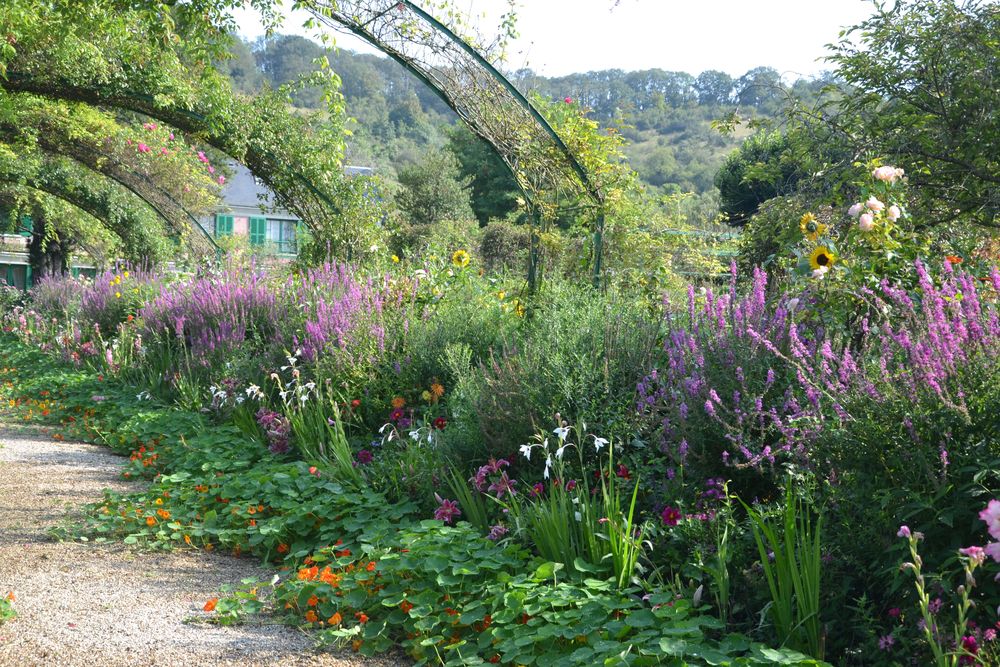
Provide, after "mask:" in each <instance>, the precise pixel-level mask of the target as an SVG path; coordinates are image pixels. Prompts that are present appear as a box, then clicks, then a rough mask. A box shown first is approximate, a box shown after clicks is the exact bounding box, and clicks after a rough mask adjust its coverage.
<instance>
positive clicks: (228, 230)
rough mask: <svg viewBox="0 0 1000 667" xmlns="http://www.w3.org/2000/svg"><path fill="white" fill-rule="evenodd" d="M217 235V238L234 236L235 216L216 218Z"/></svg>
mask: <svg viewBox="0 0 1000 667" xmlns="http://www.w3.org/2000/svg"><path fill="white" fill-rule="evenodd" d="M215 235H216V236H232V235H233V216H231V215H217V216H215Z"/></svg>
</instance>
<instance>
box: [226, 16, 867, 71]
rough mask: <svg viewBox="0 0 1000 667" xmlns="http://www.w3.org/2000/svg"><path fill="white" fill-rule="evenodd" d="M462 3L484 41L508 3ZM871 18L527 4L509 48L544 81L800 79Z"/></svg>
mask: <svg viewBox="0 0 1000 667" xmlns="http://www.w3.org/2000/svg"><path fill="white" fill-rule="evenodd" d="M418 2H419V0H418ZM420 4H422V6H427V5H428V3H427V2H426V1H424V2H422V3H420ZM457 4H458V6H459V7H461V8H463V9H466V6H467V11H468V12H469V14H470V16H474V17H479V19H478V24H479V25H480V26H482V31H483V32H486V33H487V34H492V33H493V32H495V30H489V26H496V25H497V16H498V15H499V13H500V11H502V10H503V9H504V7H505V6H506V3H505V2H503V0H457ZM872 13H873V11H872V3H871V2H870V0H617V1H616V0H520V1H519V3H518V10H517V14H518V30H519V32H520V35H521V36H520V38H519V39H518V40H517V41H516V42H515V43H514V44H513V45H512V46H511V47H510V48H509V49H508V53H509V58H508V68H509V69H511V70H514V69H518V68H520V67H530V68H531V69H533V70H534V71H535V72H537V73H539V74H542V75H545V76H562V75H565V74H570V73H573V72H588V71H595V70H602V69H623V70H641V69H652V68H659V69H664V70H674V71H682V72H688V73H691V74H698V73H700V72H703V71H705V70H708V69H717V70H722V71H724V72H727V73H729V74H730V75H732V76H739V75H741V74H743V73H745V72H746V71H747V70H750V69H752V68H754V67H759V66H767V67H774V68H775V69H777V70H778V71H779V72H781V73H782V75H783V76H785V77H786V78H789V79H796V78H799V77H803V76H805V77H808V76H815V75H817V74H819V73H820V72H822V71H824V70H828V69H830V67H829V65H828V64H825V63H823V62H822V61H821V60H820V59H821V58H822V57H823V56H824V55H825V54H826V49H825V45H826V44H828V43H831V42H836V41H837V40H838V36H839V32H840V30H841V29H842V28H844V27H847V26H851V25H854V24H856V23H859V22H860V21H862V20H864V19H865V18H867V17H868V16H869V15H871V14H872ZM286 17H287V18H286V20H285V25H284V27H283V29H282V30H281V32H291V33H296V34H304V35H308V34H309V33H307V32H306V31H305V30H303V29H302V27H301V25H302V22H303V20H304V16H303V15H293V14H290V13H286ZM235 18H236V20H237V23H238V25H239V26H240V31H241V33H242V34H243V36H244V37H246V38H248V39H254V38H256V37H258V36H259V35H260V34H261V32H262V29H261V26H260V22H259V21H258V20H257V18H256V17H255V15H254V14H253V13H252V11H250V10H242V11H239V12H237V14H236V15H235ZM336 43H337V45H338V46H339V47H340V48H344V49H350V50H355V51H365V52H368V53H377V51H375V50H374V49H373V48H372V47H370V46H368V45H367V44H365V43H364V42H362V41H361V40H359V39H358V38H356V37H354V36H353V35H342V34H339V33H338V36H337V39H336Z"/></svg>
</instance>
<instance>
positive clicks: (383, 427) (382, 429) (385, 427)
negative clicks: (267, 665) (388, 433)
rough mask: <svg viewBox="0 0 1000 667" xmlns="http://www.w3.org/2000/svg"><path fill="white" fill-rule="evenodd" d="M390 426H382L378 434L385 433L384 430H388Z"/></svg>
mask: <svg viewBox="0 0 1000 667" xmlns="http://www.w3.org/2000/svg"><path fill="white" fill-rule="evenodd" d="M390 426H392V424H383V425H382V428H380V429H379V430H378V432H379V433H385V430H386V429H387V428H389V427H390Z"/></svg>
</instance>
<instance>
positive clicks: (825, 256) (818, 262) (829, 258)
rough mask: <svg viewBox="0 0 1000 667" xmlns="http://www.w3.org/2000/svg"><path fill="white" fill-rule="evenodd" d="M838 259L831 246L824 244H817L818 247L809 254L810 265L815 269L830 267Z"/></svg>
mask: <svg viewBox="0 0 1000 667" xmlns="http://www.w3.org/2000/svg"><path fill="white" fill-rule="evenodd" d="M836 261H837V256H836V255H834V254H833V253H832V252H831V251H830V249H829V248H827V247H826V246H822V245H820V246H816V248H815V249H814V250H813V251H812V254H810V255H809V266H811V267H812V268H813V270H816V269H821V268H824V267H825V268H827V269H829V268H831V267H832V266H833V264H834V262H836Z"/></svg>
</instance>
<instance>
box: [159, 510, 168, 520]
mask: <svg viewBox="0 0 1000 667" xmlns="http://www.w3.org/2000/svg"><path fill="white" fill-rule="evenodd" d="M156 513H157V514H158V515H159V517H160V518H161V519H163V520H167V519H169V518H170V512H168V511H167V510H156Z"/></svg>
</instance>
